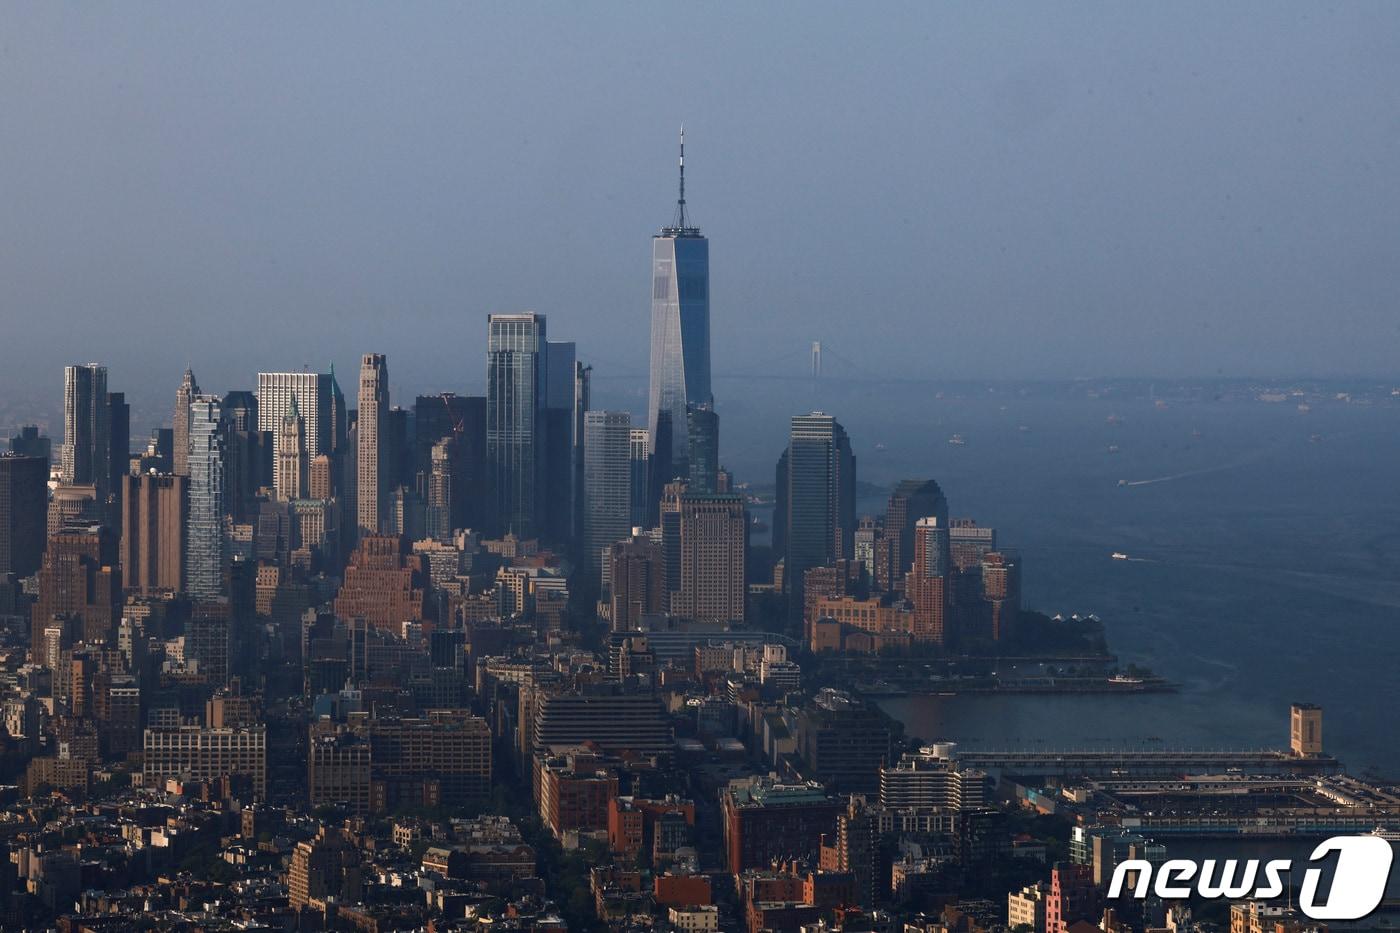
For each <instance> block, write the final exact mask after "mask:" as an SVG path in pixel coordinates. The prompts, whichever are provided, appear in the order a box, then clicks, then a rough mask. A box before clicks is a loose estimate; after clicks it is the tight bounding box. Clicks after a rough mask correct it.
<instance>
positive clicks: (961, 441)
mask: <svg viewBox="0 0 1400 933" xmlns="http://www.w3.org/2000/svg"><path fill="white" fill-rule="evenodd" d="M948 443H950V444H952V445H953V446H954V447H962V446H963V445H965V444H966V443H967V439H966V438H965V437H963V436H962V435H961V434H954V435H953V436H952V437H950V438H948Z"/></svg>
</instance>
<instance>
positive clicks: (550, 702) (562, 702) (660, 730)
mask: <svg viewBox="0 0 1400 933" xmlns="http://www.w3.org/2000/svg"><path fill="white" fill-rule="evenodd" d="M533 737H534V748H535V749H536V750H540V749H544V748H547V747H549V746H552V745H582V744H583V743H585V742H592V743H594V744H596V745H597V746H598V747H599V748H600V749H602V750H603V751H606V752H609V753H611V754H621V753H622V752H628V751H630V752H636V753H637V754H641V755H659V756H669V755H670V754H671V751H672V747H673V744H674V743H673V740H672V737H671V726H670V722H669V721H668V719H667V717H666V712H665V710H664V709H663V708H662V706H661V702H660V700H658V699H657V698H656V697H655V696H653V695H652V694H650V693H642V692H634V691H629V690H625V689H623V688H621V687H616V686H612V685H608V686H590V687H586V688H584V689H582V690H580V691H578V692H571V693H544V694H542V695H540V696H538V697H537V698H536V702H535V717H534V726H533Z"/></svg>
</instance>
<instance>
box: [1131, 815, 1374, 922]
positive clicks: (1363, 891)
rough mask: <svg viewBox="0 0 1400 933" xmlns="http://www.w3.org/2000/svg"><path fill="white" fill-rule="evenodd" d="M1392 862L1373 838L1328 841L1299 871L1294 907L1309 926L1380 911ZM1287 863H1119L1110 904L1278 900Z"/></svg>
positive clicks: (1287, 866)
mask: <svg viewBox="0 0 1400 933" xmlns="http://www.w3.org/2000/svg"><path fill="white" fill-rule="evenodd" d="M1334 852H1335V853H1337V867H1336V871H1335V873H1334V874H1333V876H1332V887H1331V890H1329V891H1328V892H1327V897H1326V899H1325V900H1324V901H1322V902H1319V896H1318V891H1317V888H1318V884H1319V883H1320V882H1321V880H1322V868H1321V867H1319V865H1318V864H1317V863H1319V862H1321V861H1322V860H1324V859H1326V858H1327V857H1328V856H1330V855H1331V854H1332V853H1334ZM1393 858H1394V853H1393V852H1392V851H1391V848H1390V843H1389V842H1387V841H1386V840H1385V839H1382V838H1381V837H1379V836H1333V837H1332V838H1331V839H1328V840H1327V841H1325V842H1323V843H1322V844H1321V845H1319V846H1318V847H1317V848H1315V849H1313V851H1312V855H1310V856H1308V862H1307V866H1306V867H1305V868H1304V871H1303V886H1302V891H1301V893H1300V894H1299V897H1298V907H1299V908H1300V909H1301V910H1302V911H1303V913H1304V914H1306V915H1307V916H1308V917H1310V918H1312V919H1313V920H1360V919H1361V918H1363V917H1366V916H1369V915H1370V914H1371V913H1373V912H1374V911H1375V909H1376V908H1377V907H1379V906H1380V904H1381V900H1382V899H1383V898H1384V897H1385V886H1386V882H1387V881H1388V880H1389V879H1390V863H1391V860H1392V859H1393ZM1292 870H1293V862H1292V861H1291V860H1290V859H1269V860H1268V861H1263V860H1260V859H1244V860H1240V859H1226V860H1224V861H1223V862H1218V861H1216V860H1215V859H1205V860H1203V861H1201V862H1195V861H1192V860H1190V859H1169V860H1168V861H1166V862H1163V863H1162V864H1161V866H1160V867H1158V866H1154V865H1153V864H1152V863H1151V862H1148V861H1145V860H1143V859H1129V860H1127V861H1125V862H1120V863H1118V865H1117V866H1116V867H1115V868H1114V869H1113V879H1112V881H1111V882H1110V883H1109V888H1108V896H1109V897H1110V898H1115V897H1121V896H1123V893H1124V890H1125V889H1127V892H1128V895H1129V896H1131V897H1134V898H1138V899H1142V898H1146V897H1147V895H1148V893H1149V892H1150V893H1152V894H1155V895H1156V896H1157V897H1160V898H1162V899H1163V900H1179V899H1182V898H1187V897H1190V896H1191V895H1192V894H1197V895H1199V896H1200V897H1203V898H1207V899H1213V898H1222V897H1223V898H1229V899H1230V900H1239V899H1241V898H1246V897H1248V898H1255V899H1258V900H1267V899H1269V898H1274V897H1279V896H1280V895H1282V894H1283V890H1284V885H1283V875H1284V873H1285V872H1292Z"/></svg>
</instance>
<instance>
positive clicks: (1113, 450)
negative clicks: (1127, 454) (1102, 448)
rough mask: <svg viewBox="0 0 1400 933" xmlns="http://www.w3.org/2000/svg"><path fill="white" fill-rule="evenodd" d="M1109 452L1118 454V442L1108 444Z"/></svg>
mask: <svg viewBox="0 0 1400 933" xmlns="http://www.w3.org/2000/svg"><path fill="white" fill-rule="evenodd" d="M1108 452H1109V453H1111V454H1116V453H1118V445H1117V444H1109V445H1108Z"/></svg>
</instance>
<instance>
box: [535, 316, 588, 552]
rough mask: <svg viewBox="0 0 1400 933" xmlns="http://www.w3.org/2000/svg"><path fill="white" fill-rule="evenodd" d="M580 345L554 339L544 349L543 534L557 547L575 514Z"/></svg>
mask: <svg viewBox="0 0 1400 933" xmlns="http://www.w3.org/2000/svg"><path fill="white" fill-rule="evenodd" d="M577 366H578V360H577V348H576V347H575V345H574V343H573V342H572V341H560V340H550V341H548V342H547V343H546V344H545V353H544V383H545V384H544V410H543V412H542V414H541V418H542V422H543V433H544V448H543V449H544V454H543V461H542V467H541V478H542V483H541V487H540V493H541V501H540V502H539V504H538V505H537V513H538V514H539V515H540V517H541V528H540V535H541V536H542V537H543V538H544V540H545V541H546V542H547V543H548V544H550V545H551V546H553V547H558V548H562V547H564V546H565V545H567V544H568V543H569V542H570V539H571V532H572V530H573V515H574V502H573V494H574V420H575V410H574V408H575V406H574V397H575V379H576V376H577Z"/></svg>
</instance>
